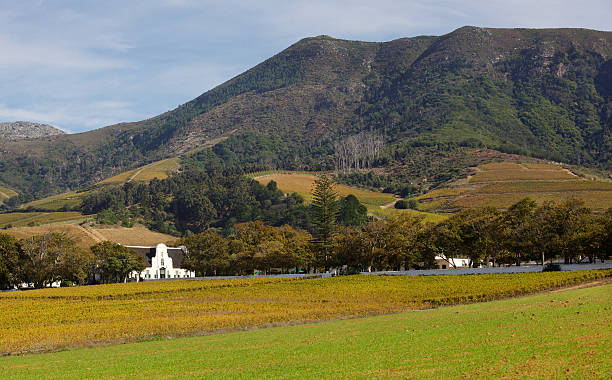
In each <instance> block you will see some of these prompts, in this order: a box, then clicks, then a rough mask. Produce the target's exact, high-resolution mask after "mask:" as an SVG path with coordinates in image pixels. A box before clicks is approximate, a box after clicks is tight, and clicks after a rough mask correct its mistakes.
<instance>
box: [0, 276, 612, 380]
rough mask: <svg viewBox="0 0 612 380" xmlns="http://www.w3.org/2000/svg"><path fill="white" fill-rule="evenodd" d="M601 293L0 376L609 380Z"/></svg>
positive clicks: (173, 347) (252, 335) (102, 355)
mask: <svg viewBox="0 0 612 380" xmlns="http://www.w3.org/2000/svg"><path fill="white" fill-rule="evenodd" d="M611 291H612V285H604V286H595V287H589V288H586V289H574V290H568V291H563V292H551V293H547V294H542V295H537V296H531V297H520V298H513V299H507V300H502V301H495V302H483V303H475V304H470V305H459V306H453V307H443V308H438V309H433V310H426V311H422V312H418V313H399V314H389V315H382V316H377V317H370V318H357V319H350V320H337V321H331V322H325V323H314V324H306V325H299V326H285V327H280V328H272V329H256V330H252V331H239V332H232V333H228V334H215V335H213V336H202V337H189V338H182V339H171V340H167V339H165V338H163V337H162V338H159V339H150V340H147V341H142V342H139V343H135V344H122V345H115V346H110V347H95V348H89V349H76V350H66V351H60V352H53V353H45V354H39V355H23V356H5V357H0V378H2V379H3V380H12V379H15V380H17V379H19V380H20V379H26V378H32V379H127V378H139V379H140V378H155V379H187V378H193V379H219V378H240V379H263V378H273V379H281V378H282V379H287V378H298V379H302V378H304V377H308V378H317V379H322V378H334V379H346V378H364V379H365V378H388V377H390V378H410V379H460V378H490V379H508V378H539V379H565V378H570V379H604V378H609V374H610V373H612V362H610V350H611V349H612V342H611V341H610V334H612V319H611V315H610V312H609V310H610V308H612V298H611V297H610V292H611ZM434 358H436V359H434ZM437 358H443V360H442V359H440V360H438V359H437ZM606 374H608V375H606Z"/></svg>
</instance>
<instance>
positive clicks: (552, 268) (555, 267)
mask: <svg viewBox="0 0 612 380" xmlns="http://www.w3.org/2000/svg"><path fill="white" fill-rule="evenodd" d="M560 270H561V265H559V264H556V263H548V264H546V265H544V268H542V272H559V271H560Z"/></svg>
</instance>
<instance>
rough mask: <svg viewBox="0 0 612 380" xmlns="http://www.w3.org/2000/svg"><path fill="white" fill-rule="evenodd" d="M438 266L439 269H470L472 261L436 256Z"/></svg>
mask: <svg viewBox="0 0 612 380" xmlns="http://www.w3.org/2000/svg"><path fill="white" fill-rule="evenodd" d="M436 264H438V269H449V268H468V267H469V265H470V259H466V258H461V257H453V258H446V257H442V256H436Z"/></svg>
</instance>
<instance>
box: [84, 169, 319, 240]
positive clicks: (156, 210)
mask: <svg viewBox="0 0 612 380" xmlns="http://www.w3.org/2000/svg"><path fill="white" fill-rule="evenodd" d="M81 210H82V211H83V212H84V213H85V214H94V213H97V214H98V219H99V221H101V222H103V223H111V224H114V223H118V222H121V223H122V224H124V225H125V224H127V225H130V224H131V223H132V221H133V220H134V219H138V220H143V221H145V222H146V223H147V225H148V227H149V228H151V229H154V230H157V231H160V232H164V233H170V234H173V235H184V234H188V233H199V232H203V231H205V230H207V229H208V228H217V229H220V230H222V231H224V233H228V232H230V231H231V228H232V226H233V225H234V224H235V223H240V222H247V221H252V220H263V221H264V222H265V223H266V224H269V225H274V226H280V225H283V224H289V225H293V226H299V227H301V228H307V227H308V224H309V213H308V211H307V208H306V206H305V205H304V203H303V199H302V198H301V197H300V196H298V195H297V194H290V195H287V196H285V194H283V192H282V191H280V190H278V189H277V187H276V183H275V182H270V183H269V184H268V185H267V186H263V185H261V184H260V183H258V182H257V181H254V180H252V179H249V178H246V177H244V176H242V175H238V174H235V173H233V172H231V171H221V172H217V171H215V170H211V171H199V170H190V171H186V172H183V173H179V174H177V175H174V176H172V177H170V178H167V179H164V180H152V181H151V182H149V183H141V184H134V183H131V182H128V183H126V184H124V185H123V186H119V187H113V188H106V189H102V190H99V191H96V192H95V193H92V194H91V195H89V196H88V197H86V198H85V199H84V200H83V204H82V206H81Z"/></svg>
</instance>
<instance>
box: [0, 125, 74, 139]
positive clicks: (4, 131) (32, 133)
mask: <svg viewBox="0 0 612 380" xmlns="http://www.w3.org/2000/svg"><path fill="white" fill-rule="evenodd" d="M65 133H66V132H64V131H62V130H61V129H57V128H55V127H52V126H50V125H48V124H40V123H34V122H31V121H15V122H12V123H0V140H23V139H32V138H36V137H44V136H53V135H62V134H65Z"/></svg>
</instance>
